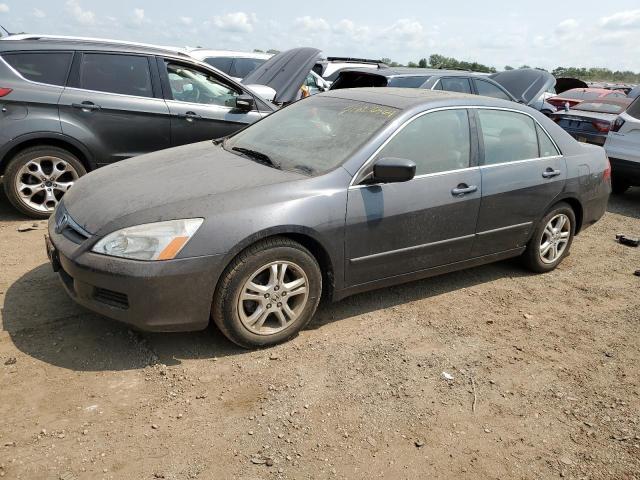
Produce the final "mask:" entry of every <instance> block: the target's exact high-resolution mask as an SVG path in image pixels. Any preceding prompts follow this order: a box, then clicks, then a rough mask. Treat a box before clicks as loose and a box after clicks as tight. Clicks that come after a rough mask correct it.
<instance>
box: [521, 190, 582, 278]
mask: <svg viewBox="0 0 640 480" xmlns="http://www.w3.org/2000/svg"><path fill="white" fill-rule="evenodd" d="M575 225H576V216H575V213H574V212H573V209H572V208H571V206H570V205H568V204H566V203H564V202H563V203H558V204H557V205H555V206H554V207H553V208H552V209H551V210H550V211H549V212H548V213H547V214H546V215H545V216H544V218H543V219H542V220H541V221H540V223H539V224H538V226H537V228H536V230H535V232H534V233H533V236H532V237H531V240H530V241H529V243H528V245H527V249H526V250H525V252H524V254H523V255H522V259H523V261H524V264H525V265H526V266H527V267H528V268H529V269H531V270H533V271H534V272H538V273H544V272H549V271H551V270H553V269H555V268H556V267H557V266H558V265H559V264H560V262H562V260H563V259H564V258H565V257H566V256H567V255H568V254H569V248H570V247H571V243H572V242H573V236H574V234H575Z"/></svg>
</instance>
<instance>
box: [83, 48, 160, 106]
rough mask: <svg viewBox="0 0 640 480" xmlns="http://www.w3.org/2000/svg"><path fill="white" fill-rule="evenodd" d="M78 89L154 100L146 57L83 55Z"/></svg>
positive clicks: (106, 54)
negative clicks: (152, 98)
mask: <svg viewBox="0 0 640 480" xmlns="http://www.w3.org/2000/svg"><path fill="white" fill-rule="evenodd" d="M80 88H83V89H86V90H95V91H97V92H109V93H118V94H121V95H134V96H136V97H153V90H152V88H151V73H150V71H149V61H148V60H147V57H139V56H134V55H115V54H108V53H85V54H84V56H83V60H82V67H81V69H80Z"/></svg>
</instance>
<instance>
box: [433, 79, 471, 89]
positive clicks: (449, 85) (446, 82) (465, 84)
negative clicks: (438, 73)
mask: <svg viewBox="0 0 640 480" xmlns="http://www.w3.org/2000/svg"><path fill="white" fill-rule="evenodd" d="M440 85H441V86H442V90H446V91H447V92H460V93H471V84H470V83H469V79H468V78H464V77H449V78H441V79H440Z"/></svg>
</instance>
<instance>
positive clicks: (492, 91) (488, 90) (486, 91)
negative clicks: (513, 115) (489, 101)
mask: <svg viewBox="0 0 640 480" xmlns="http://www.w3.org/2000/svg"><path fill="white" fill-rule="evenodd" d="M476 89H477V90H478V95H483V96H485V97H492V98H500V99H502V100H511V98H509V96H508V95H507V94H506V93H504V92H503V91H502V90H500V89H499V88H498V87H496V86H495V85H493V84H492V83H490V82H487V81H486V80H476Z"/></svg>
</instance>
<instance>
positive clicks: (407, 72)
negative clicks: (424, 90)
mask: <svg viewBox="0 0 640 480" xmlns="http://www.w3.org/2000/svg"><path fill="white" fill-rule="evenodd" d="M342 72H360V73H366V74H369V75H378V76H381V77H386V78H392V77H426V76H434V75H442V76H448V77H455V76H464V77H469V76H471V77H473V76H483V77H484V76H488V74H484V73H480V72H472V71H469V70H444V69H440V68H411V67H381V68H378V69H377V70H373V69H371V68H355V67H354V68H346V69H344V70H342V71H341V72H340V73H342Z"/></svg>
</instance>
